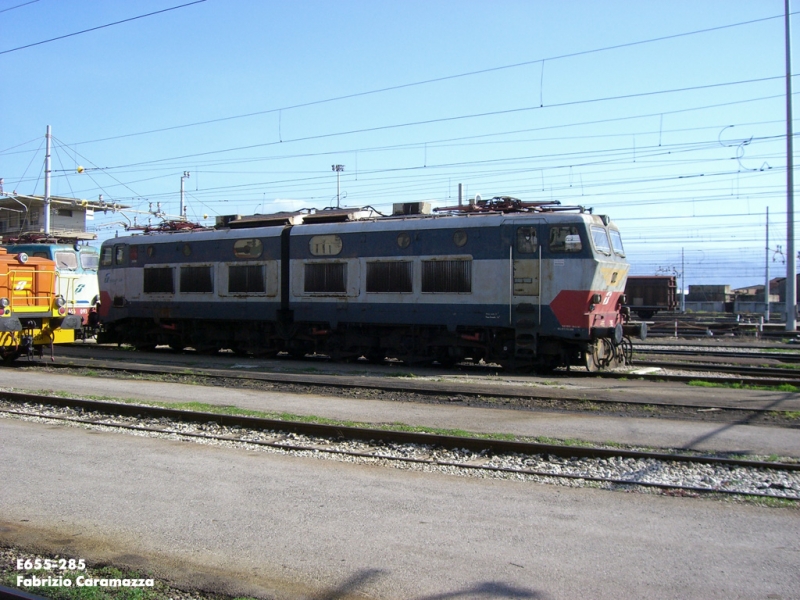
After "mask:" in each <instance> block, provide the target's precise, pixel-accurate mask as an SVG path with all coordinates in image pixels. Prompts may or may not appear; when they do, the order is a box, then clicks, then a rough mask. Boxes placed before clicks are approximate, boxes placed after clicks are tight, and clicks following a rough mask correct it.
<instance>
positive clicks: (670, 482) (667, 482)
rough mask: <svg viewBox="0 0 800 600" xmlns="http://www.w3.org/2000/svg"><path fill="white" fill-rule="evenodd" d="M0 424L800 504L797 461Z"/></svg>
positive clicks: (467, 440) (285, 425) (150, 410)
mask: <svg viewBox="0 0 800 600" xmlns="http://www.w3.org/2000/svg"><path fill="white" fill-rule="evenodd" d="M0 415H2V416H4V417H6V418H23V419H29V420H30V419H43V420H45V421H48V422H61V423H69V424H73V425H80V426H84V427H90V428H100V429H102V430H106V431H108V430H111V431H124V432H132V433H135V434H138V435H159V436H169V437H170V438H173V439H174V438H177V439H181V440H192V441H197V442H202V443H220V444H227V445H231V444H232V445H235V446H237V447H243V448H250V449H260V450H268V451H277V452H289V453H300V454H301V455H304V456H309V455H311V456H315V457H327V458H334V459H338V460H350V461H353V460H355V461H361V462H363V461H367V462H371V463H376V462H377V463H379V464H387V465H391V466H395V467H398V468H417V469H419V468H423V469H425V470H432V469H436V470H444V471H445V472H449V473H454V474H460V475H468V476H469V475H471V476H482V477H501V476H502V477H513V478H517V479H528V480H533V481H546V482H550V483H561V484H565V483H566V484H567V485H576V484H585V483H586V482H590V484H592V485H600V486H602V487H606V488H609V489H619V488H625V489H630V488H634V489H655V490H660V491H661V492H663V493H668V494H676V493H679V494H708V493H715V494H721V495H734V496H748V497H759V498H780V499H784V500H791V501H800V462H790V461H783V462H776V461H764V460H759V459H743V458H736V457H723V456H707V455H696V454H677V453H676V454H672V453H665V452H652V451H646V450H630V449H621V448H604V447H583V446H565V445H554V444H542V443H536V442H530V441H519V440H513V441H512V440H504V439H490V438H486V437H460V436H454V435H442V434H437V433H417V432H410V431H397V430H391V429H389V430H387V429H375V428H365V427H356V426H345V425H338V424H334V425H326V424H318V423H305V422H294V421H284V420H275V419H267V418H261V417H254V416H241V415H223V414H217V413H207V412H193V411H185V410H176V409H170V408H161V407H154V406H148V405H145V404H125V403H116V402H105V401H97V400H85V399H80V398H57V397H50V396H41V395H38V394H15V393H8V392H3V393H2V394H0Z"/></svg>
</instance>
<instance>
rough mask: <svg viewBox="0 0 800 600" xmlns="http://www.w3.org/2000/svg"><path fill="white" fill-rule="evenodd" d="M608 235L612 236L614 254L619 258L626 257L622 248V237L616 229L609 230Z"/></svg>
mask: <svg viewBox="0 0 800 600" xmlns="http://www.w3.org/2000/svg"><path fill="white" fill-rule="evenodd" d="M608 233H610V234H611V246H612V247H613V248H614V254H616V255H617V256H625V249H624V248H623V247H622V236H621V235H620V234H619V231H617V230H616V229H609V230H608Z"/></svg>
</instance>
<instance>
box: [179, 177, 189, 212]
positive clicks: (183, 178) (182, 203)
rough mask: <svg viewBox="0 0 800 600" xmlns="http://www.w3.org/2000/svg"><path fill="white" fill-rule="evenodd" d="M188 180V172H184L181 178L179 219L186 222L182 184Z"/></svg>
mask: <svg viewBox="0 0 800 600" xmlns="http://www.w3.org/2000/svg"><path fill="white" fill-rule="evenodd" d="M186 179H189V171H184V172H183V175H182V176H181V213H180V214H181V219H183V220H184V221H185V220H186V203H185V202H184V201H183V182H184V180H186Z"/></svg>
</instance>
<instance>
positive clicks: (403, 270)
mask: <svg viewBox="0 0 800 600" xmlns="http://www.w3.org/2000/svg"><path fill="white" fill-rule="evenodd" d="M411 285H412V278H411V263H410V262H409V261H394V262H373V263H367V292H375V293H390V292H409V293H410V292H411V291H412V287H411Z"/></svg>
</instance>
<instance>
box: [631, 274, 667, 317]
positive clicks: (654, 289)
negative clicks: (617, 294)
mask: <svg viewBox="0 0 800 600" xmlns="http://www.w3.org/2000/svg"><path fill="white" fill-rule="evenodd" d="M677 289H678V286H677V283H676V278H675V276H673V275H655V276H639V275H629V276H628V281H627V283H626V284H625V297H626V300H627V303H628V304H627V306H628V308H629V309H630V310H631V312H635V313H636V314H637V315H639V317H640V318H642V319H650V318H651V317H652V316H653V315H655V314H656V313H657V312H664V311H666V312H671V311H674V310H676V309H677V308H678V300H677Z"/></svg>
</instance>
